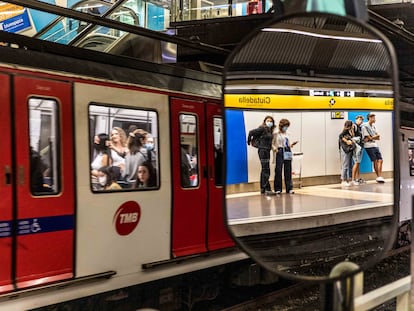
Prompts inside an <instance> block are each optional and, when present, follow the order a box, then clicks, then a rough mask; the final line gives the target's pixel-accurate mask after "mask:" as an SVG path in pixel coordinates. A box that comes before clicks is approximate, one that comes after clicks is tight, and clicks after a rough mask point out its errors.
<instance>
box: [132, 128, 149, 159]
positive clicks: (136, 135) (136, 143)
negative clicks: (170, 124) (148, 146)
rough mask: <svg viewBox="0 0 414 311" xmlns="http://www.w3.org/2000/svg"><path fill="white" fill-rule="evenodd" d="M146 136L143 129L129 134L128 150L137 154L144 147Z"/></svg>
mask: <svg viewBox="0 0 414 311" xmlns="http://www.w3.org/2000/svg"><path fill="white" fill-rule="evenodd" d="M145 136H146V132H145V131H144V130H141V129H136V130H135V131H133V132H132V133H130V134H129V137H128V149H129V150H130V152H131V153H132V154H135V153H137V152H138V151H139V150H140V149H141V148H142V147H143V146H144V141H145Z"/></svg>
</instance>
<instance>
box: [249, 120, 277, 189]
mask: <svg viewBox="0 0 414 311" xmlns="http://www.w3.org/2000/svg"><path fill="white" fill-rule="evenodd" d="M274 128H275V120H274V119H273V117H271V116H266V117H265V118H264V120H263V123H262V124H261V125H260V126H259V127H258V128H256V129H253V130H251V131H250V132H249V134H248V137H247V144H248V145H250V144H251V142H252V140H253V139H256V138H258V140H259V143H258V147H257V148H258V151H257V152H258V154H259V159H260V165H261V172H260V193H262V194H273V193H272V191H271V188H270V183H269V177H270V150H271V149H272V138H273V134H272V133H273V130H274Z"/></svg>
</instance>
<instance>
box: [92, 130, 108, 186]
mask: <svg viewBox="0 0 414 311" xmlns="http://www.w3.org/2000/svg"><path fill="white" fill-rule="evenodd" d="M93 142H94V144H93V145H94V149H95V158H94V159H93V161H92V163H91V175H92V178H93V180H92V183H94V182H95V183H96V177H97V176H98V169H100V168H101V167H102V166H109V165H112V156H111V152H110V149H109V147H108V144H109V136H108V135H107V134H105V133H101V134H98V135H95V137H94V141H93ZM94 179H95V180H94Z"/></svg>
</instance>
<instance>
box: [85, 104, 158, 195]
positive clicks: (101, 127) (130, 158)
mask: <svg viewBox="0 0 414 311" xmlns="http://www.w3.org/2000/svg"><path fill="white" fill-rule="evenodd" d="M89 129H90V130H89V141H90V146H91V148H90V149H91V151H90V157H91V161H90V163H91V189H92V191H94V192H104V191H122V190H125V191H131V190H148V189H158V187H159V161H158V148H157V146H158V139H157V137H158V116H157V113H156V112H155V111H151V110H143V109H131V108H122V107H108V106H103V105H97V104H91V105H89Z"/></svg>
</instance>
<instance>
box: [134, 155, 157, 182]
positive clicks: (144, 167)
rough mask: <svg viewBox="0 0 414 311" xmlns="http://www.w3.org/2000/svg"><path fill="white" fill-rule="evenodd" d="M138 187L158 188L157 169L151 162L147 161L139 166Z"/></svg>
mask: <svg viewBox="0 0 414 311" xmlns="http://www.w3.org/2000/svg"><path fill="white" fill-rule="evenodd" d="M137 185H143V186H146V187H155V186H156V176H155V169H154V167H153V166H152V164H151V162H150V161H145V162H143V163H142V164H141V165H139V166H138V171H137Z"/></svg>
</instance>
